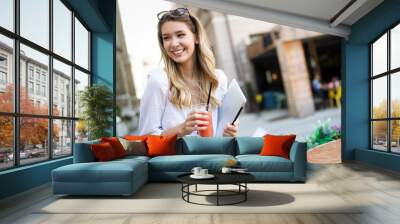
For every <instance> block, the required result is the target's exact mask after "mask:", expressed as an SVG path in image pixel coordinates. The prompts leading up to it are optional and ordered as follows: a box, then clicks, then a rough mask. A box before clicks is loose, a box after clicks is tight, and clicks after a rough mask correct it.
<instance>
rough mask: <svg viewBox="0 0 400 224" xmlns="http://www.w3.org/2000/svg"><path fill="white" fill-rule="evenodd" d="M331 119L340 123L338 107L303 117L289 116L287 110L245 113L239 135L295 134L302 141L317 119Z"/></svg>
mask: <svg viewBox="0 0 400 224" xmlns="http://www.w3.org/2000/svg"><path fill="white" fill-rule="evenodd" d="M329 118H330V119H331V124H332V125H334V124H337V125H340V124H341V112H340V108H333V109H326V110H320V111H316V112H315V113H314V114H312V115H310V116H307V117H303V118H294V117H290V116H289V114H288V111H287V110H273V111H262V112H260V113H258V114H257V113H245V114H243V115H241V116H240V126H239V127H240V128H239V133H238V135H239V136H263V135H265V134H267V133H268V134H296V135H297V138H296V139H297V140H299V141H304V140H305V139H306V137H307V136H308V135H310V134H311V132H312V131H313V130H314V129H315V127H316V126H317V125H318V120H321V121H325V120H327V119H329Z"/></svg>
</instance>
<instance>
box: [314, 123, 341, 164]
mask: <svg viewBox="0 0 400 224" xmlns="http://www.w3.org/2000/svg"><path fill="white" fill-rule="evenodd" d="M340 138H341V131H340V126H339V125H331V119H328V120H326V121H324V122H321V121H318V125H317V127H316V128H315V130H314V131H313V132H312V133H311V135H310V136H308V137H307V148H308V152H307V160H308V162H311V163H340V162H341V139H340Z"/></svg>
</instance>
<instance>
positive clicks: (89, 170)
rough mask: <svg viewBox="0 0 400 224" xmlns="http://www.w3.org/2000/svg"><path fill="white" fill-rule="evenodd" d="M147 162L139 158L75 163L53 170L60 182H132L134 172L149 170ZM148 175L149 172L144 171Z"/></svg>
mask: <svg viewBox="0 0 400 224" xmlns="http://www.w3.org/2000/svg"><path fill="white" fill-rule="evenodd" d="M146 166H147V164H146V162H144V161H142V160H139V159H131V160H130V161H127V160H114V161H108V162H95V163H74V164H70V165H66V166H62V167H59V168H57V169H55V170H53V172H52V173H53V181H58V182H130V181H132V176H133V173H134V172H144V171H146V172H147V169H146V168H144V167H146ZM143 175H146V176H147V173H143Z"/></svg>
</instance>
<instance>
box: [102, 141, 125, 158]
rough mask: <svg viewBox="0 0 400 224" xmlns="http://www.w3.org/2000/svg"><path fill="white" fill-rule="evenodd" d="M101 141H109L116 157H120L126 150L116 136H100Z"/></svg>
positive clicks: (123, 155)
mask: <svg viewBox="0 0 400 224" xmlns="http://www.w3.org/2000/svg"><path fill="white" fill-rule="evenodd" d="M101 142H108V143H110V144H111V146H112V148H113V149H114V152H115V155H116V156H117V158H122V157H125V156H126V151H125V149H124V146H122V144H121V142H120V141H119V140H118V138H117V137H103V138H101Z"/></svg>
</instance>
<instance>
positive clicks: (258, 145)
mask: <svg viewBox="0 0 400 224" xmlns="http://www.w3.org/2000/svg"><path fill="white" fill-rule="evenodd" d="M263 144H264V139H263V137H237V138H236V151H235V152H236V155H243V154H259V153H260V152H261V149H262V147H263Z"/></svg>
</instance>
